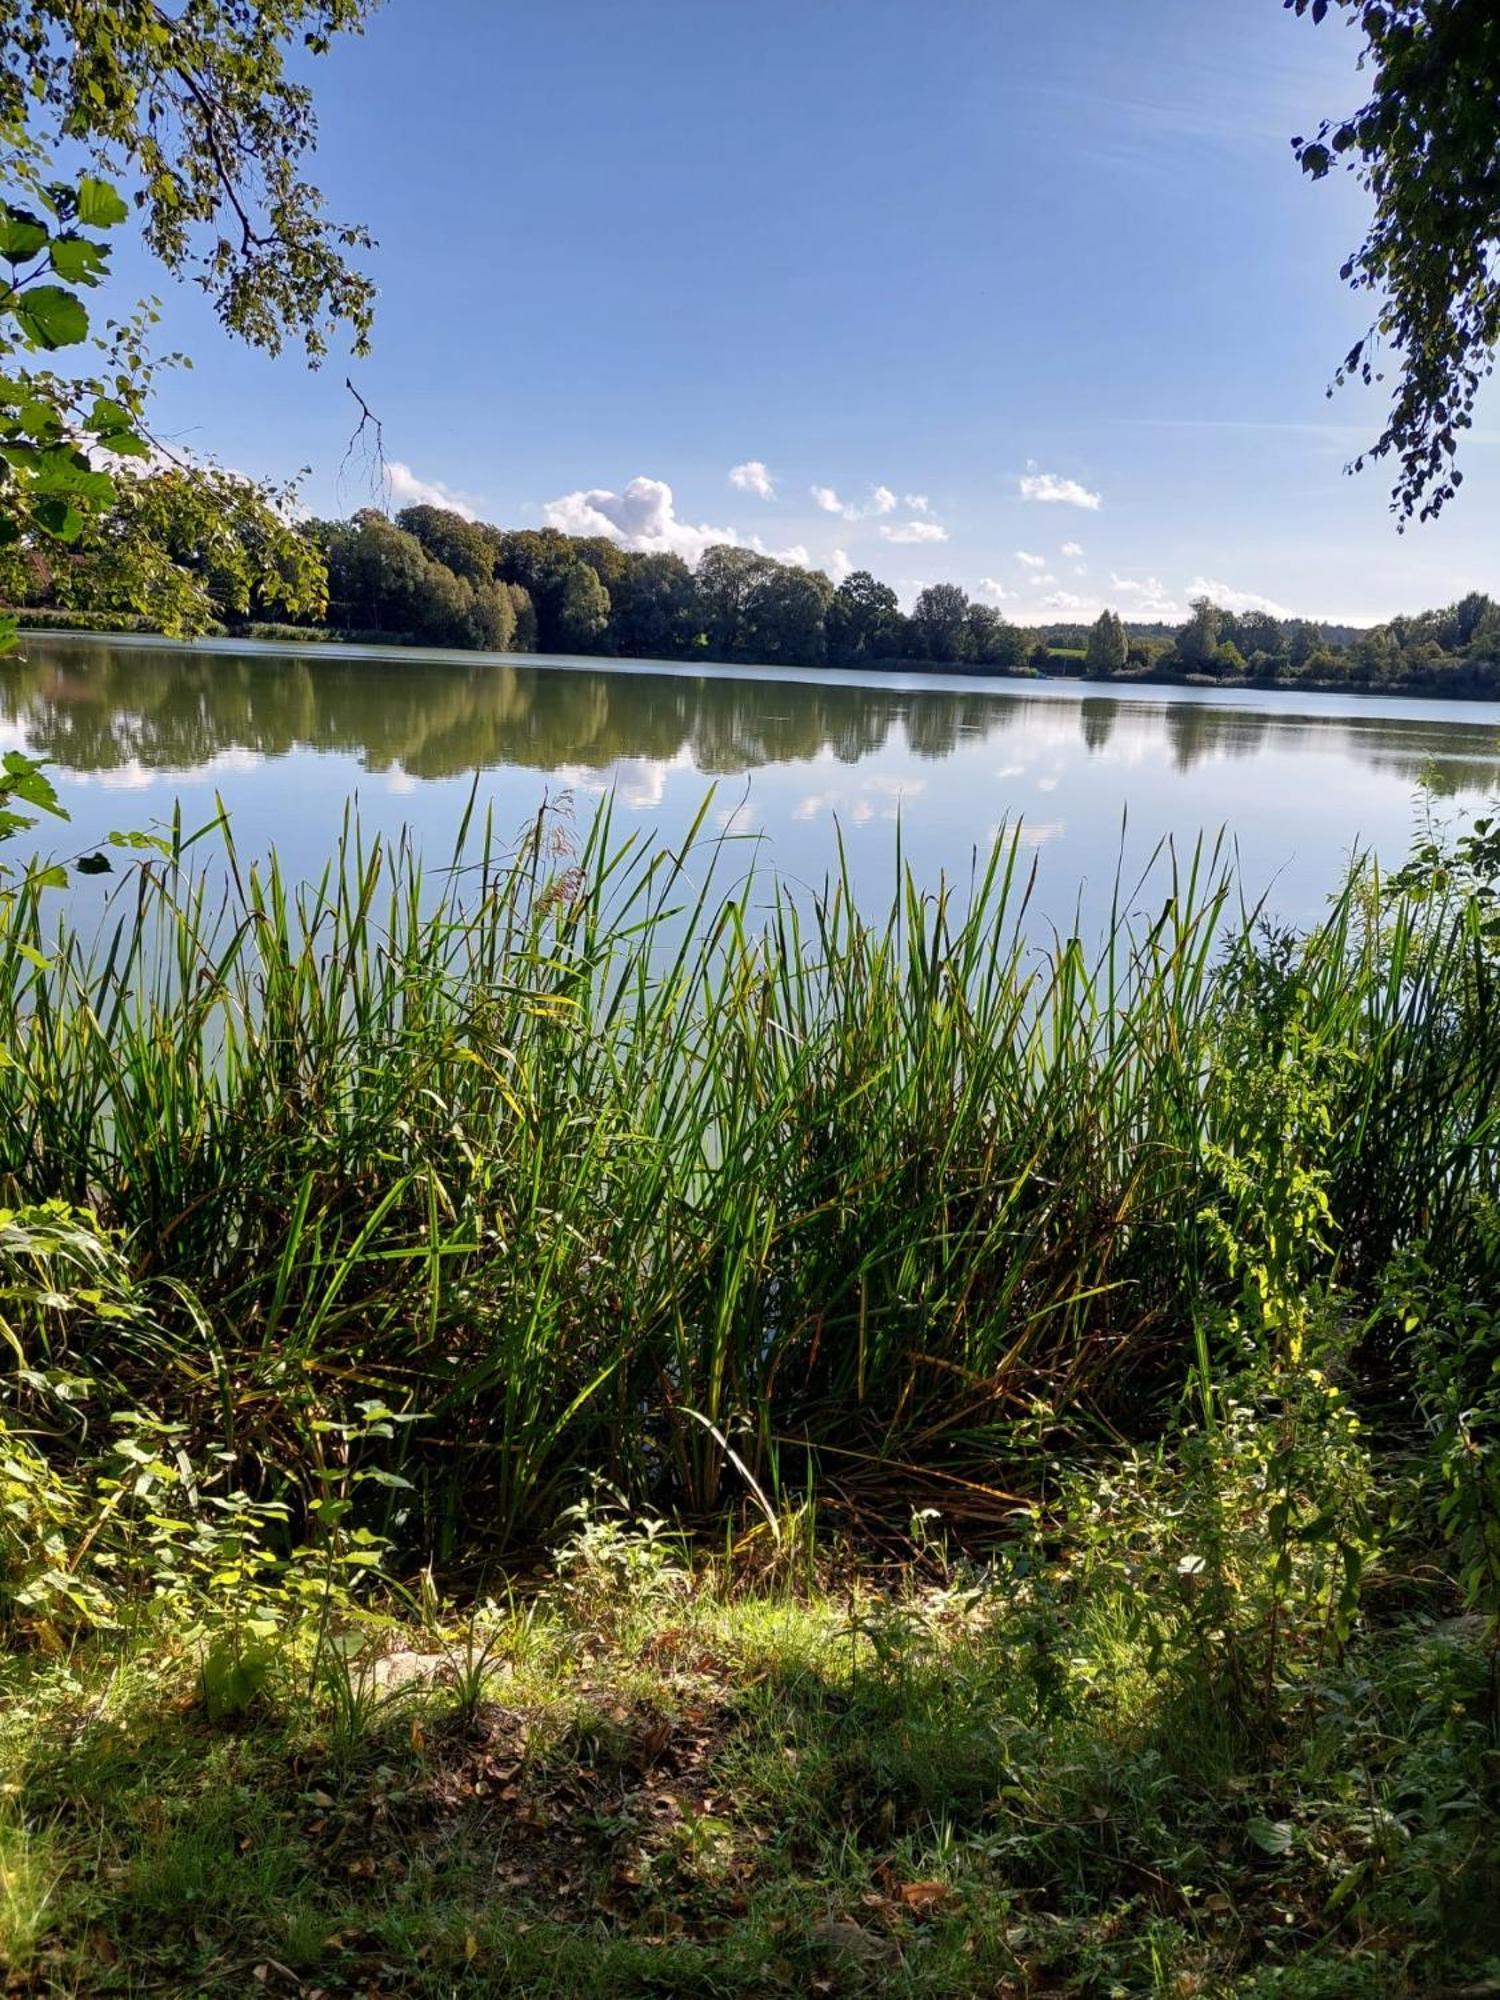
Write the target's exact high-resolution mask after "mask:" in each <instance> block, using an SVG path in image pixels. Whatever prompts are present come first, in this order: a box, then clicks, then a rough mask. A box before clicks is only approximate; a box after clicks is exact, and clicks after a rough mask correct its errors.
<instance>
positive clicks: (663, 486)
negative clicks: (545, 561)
mask: <svg viewBox="0 0 1500 2000" xmlns="http://www.w3.org/2000/svg"><path fill="white" fill-rule="evenodd" d="M542 519H543V520H544V521H545V522H546V524H547V526H548V527H549V528H560V529H561V530H562V532H563V533H564V534H565V535H609V536H610V537H611V538H612V539H613V540H615V541H617V542H618V543H619V544H620V546H621V547H622V548H627V549H639V550H643V551H645V552H646V553H648V554H650V555H674V556H681V557H682V558H683V560H684V561H685V562H690V563H692V562H696V561H697V560H698V558H699V556H701V555H702V553H703V551H704V550H705V549H706V548H709V547H710V546H711V545H712V544H713V543H714V542H738V540H739V539H740V538H739V536H738V535H737V534H736V533H735V531H734V529H733V528H713V527H710V526H708V525H707V524H706V523H704V524H703V525H701V526H699V525H696V524H695V523H693V522H691V521H684V520H681V519H680V518H679V517H678V513H677V509H676V505H675V503H674V502H673V499H672V489H671V487H670V486H669V485H668V484H667V482H666V481H665V480H664V479H632V480H631V482H630V484H629V485H628V486H627V487H626V488H625V491H624V492H623V493H613V492H611V491H610V489H609V488H608V487H606V486H595V487H591V488H590V490H589V491H588V492H587V493H582V492H580V493H564V494H563V495H562V497H561V498H560V499H557V500H549V501H547V503H546V504H545V506H544V507H543V508H542Z"/></svg>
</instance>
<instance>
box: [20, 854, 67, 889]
mask: <svg viewBox="0 0 1500 2000" xmlns="http://www.w3.org/2000/svg"><path fill="white" fill-rule="evenodd" d="M26 880H27V881H28V882H29V883H30V884H31V886H32V887H33V888H35V889H66V888H67V886H68V871H67V869H66V868H64V867H63V866H62V864H61V863H60V862H56V861H54V862H52V863H51V864H50V865H49V866H47V867H46V868H33V869H32V871H31V873H30V874H29V875H28V876H27V877H26Z"/></svg>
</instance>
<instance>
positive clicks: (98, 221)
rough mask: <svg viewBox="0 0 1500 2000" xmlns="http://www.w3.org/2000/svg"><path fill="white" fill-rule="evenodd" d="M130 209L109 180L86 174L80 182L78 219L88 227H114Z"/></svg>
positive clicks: (123, 218)
mask: <svg viewBox="0 0 1500 2000" xmlns="http://www.w3.org/2000/svg"><path fill="white" fill-rule="evenodd" d="M129 213H130V210H129V208H128V207H127V206H126V204H125V202H124V201H123V200H122V198H121V196H120V194H119V192H118V190H116V189H115V188H112V187H111V186H110V184H109V182H108V181H101V180H98V179H96V178H95V176H94V175H93V174H85V175H84V176H83V179H82V180H81V181H80V182H79V183H78V220H79V221H80V222H81V223H82V224H83V225H84V227H85V228H86V229H113V228H114V226H115V224H116V223H119V222H123V221H124V220H125V218H126V216H127V215H129Z"/></svg>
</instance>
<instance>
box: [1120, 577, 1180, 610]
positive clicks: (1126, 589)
mask: <svg viewBox="0 0 1500 2000" xmlns="http://www.w3.org/2000/svg"><path fill="white" fill-rule="evenodd" d="M1109 581H1110V588H1111V589H1112V590H1114V591H1115V592H1116V594H1117V595H1118V596H1120V597H1125V598H1129V599H1130V600H1131V602H1130V603H1129V604H1128V605H1127V606H1126V610H1127V611H1128V612H1129V614H1130V616H1131V617H1133V618H1153V619H1165V618H1180V617H1181V616H1182V606H1181V605H1180V604H1178V603H1177V602H1176V600H1175V599H1174V598H1173V596H1172V593H1171V592H1170V591H1169V590H1168V589H1167V586H1166V585H1165V584H1164V583H1163V582H1162V580H1161V578H1160V577H1157V576H1148V577H1146V578H1145V579H1144V580H1142V579H1140V578H1137V577H1133V576H1116V575H1115V573H1114V571H1113V570H1111V571H1110V575H1109Z"/></svg>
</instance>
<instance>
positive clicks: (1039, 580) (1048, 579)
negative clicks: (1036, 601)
mask: <svg viewBox="0 0 1500 2000" xmlns="http://www.w3.org/2000/svg"><path fill="white" fill-rule="evenodd" d="M1032 581H1033V582H1034V583H1035V584H1036V586H1037V588H1038V589H1040V588H1041V586H1042V585H1043V584H1044V583H1056V581H1057V578H1056V577H1055V576H1054V575H1053V574H1052V572H1051V570H1050V569H1049V570H1048V572H1047V574H1046V575H1045V576H1038V577H1033V579H1032Z"/></svg>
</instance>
